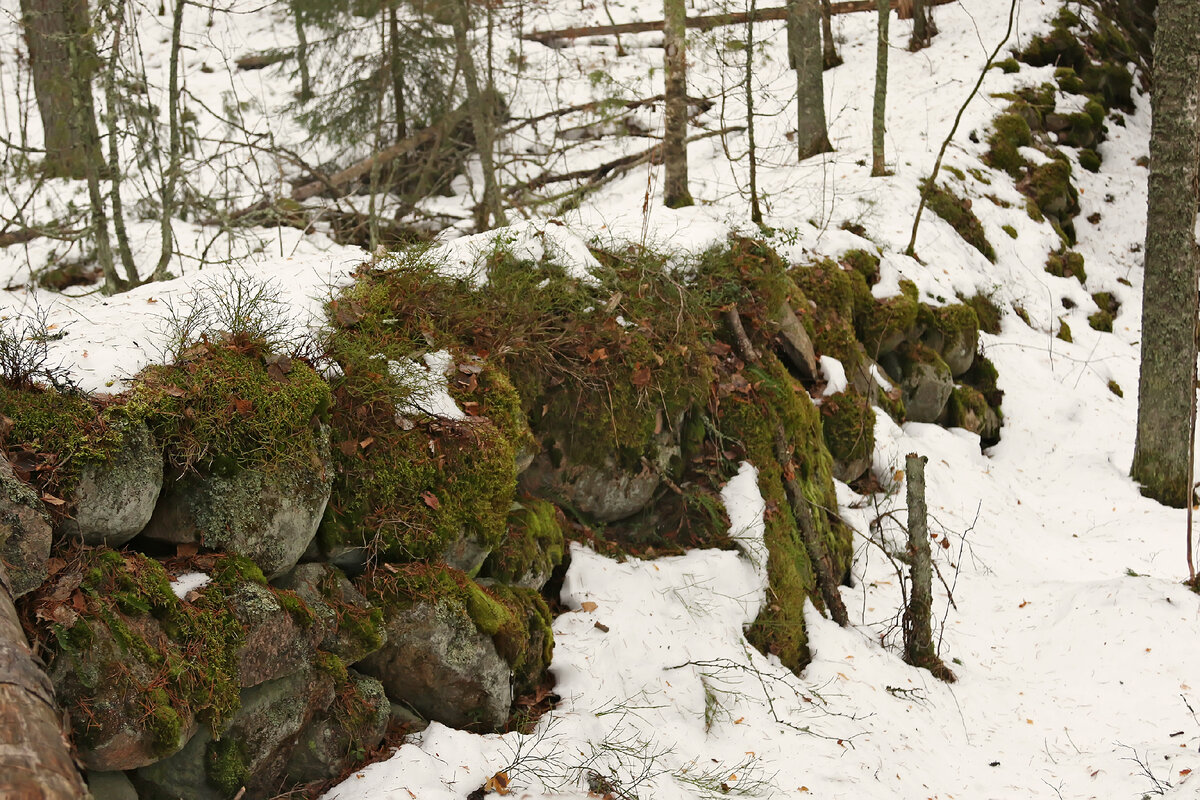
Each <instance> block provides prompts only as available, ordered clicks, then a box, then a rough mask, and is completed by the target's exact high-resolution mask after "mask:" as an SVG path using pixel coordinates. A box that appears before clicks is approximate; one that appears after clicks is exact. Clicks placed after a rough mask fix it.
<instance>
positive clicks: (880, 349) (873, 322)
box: [854, 280, 918, 360]
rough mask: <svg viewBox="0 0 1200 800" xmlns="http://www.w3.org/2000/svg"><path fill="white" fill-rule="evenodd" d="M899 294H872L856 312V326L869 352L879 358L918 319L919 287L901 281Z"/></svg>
mask: <svg viewBox="0 0 1200 800" xmlns="http://www.w3.org/2000/svg"><path fill="white" fill-rule="evenodd" d="M900 288H901V291H900V294H898V295H895V296H894V297H887V298H884V299H882V300H879V299H875V298H872V299H873V300H874V302H871V303H866V304H865V305H864V306H863V308H861V310H860V311H859V313H858V314H857V315H856V316H855V322H854V327H855V330H856V332H857V334H858V339H859V341H861V342H862V344H863V347H864V348H865V349H866V351H867V355H868V356H870V357H871V358H873V359H875V360H878V359H879V358H880V356H883V355H886V354H887V353H890V352H892V351H893V350H895V349H896V348H897V347H899V346H900V345H901V344H902V343H903V342H904V341H905V340H906V339H908V338H910V337H911V335H912V330H913V326H914V325H915V324H916V322H917V313H918V304H917V287H916V285H915V284H914V283H913V282H912V281H907V280H905V281H901V282H900Z"/></svg>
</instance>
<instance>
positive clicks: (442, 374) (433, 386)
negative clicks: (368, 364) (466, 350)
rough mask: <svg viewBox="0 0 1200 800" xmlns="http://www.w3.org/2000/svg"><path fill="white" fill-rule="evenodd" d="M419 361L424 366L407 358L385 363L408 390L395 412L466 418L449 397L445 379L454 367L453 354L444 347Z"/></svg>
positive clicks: (404, 414) (393, 375) (457, 418)
mask: <svg viewBox="0 0 1200 800" xmlns="http://www.w3.org/2000/svg"><path fill="white" fill-rule="evenodd" d="M377 358H383V356H377ZM423 360H424V361H425V365H424V366H422V365H420V364H418V363H417V362H416V361H413V360H412V359H411V358H406V359H404V361H388V362H387V364H388V372H389V373H390V374H391V375H392V377H393V378H395V379H396V381H397V382H398V383H399V384H400V385H402V386H404V387H405V388H408V389H410V390H411V392H412V393H411V394H410V395H409V397H408V399H407V401H405V402H404V403H402V404H400V405H398V406H396V413H397V414H400V415H402V416H411V415H414V414H424V415H427V416H431V417H441V418H442V419H454V420H464V419H468V417H467V414H466V412H465V411H463V410H462V409H461V408H459V407H458V403H457V402H455V400H454V398H453V397H451V396H450V389H449V385H448V383H447V381H446V377H447V375H449V373H450V370H452V369H454V356H452V355H451V354H450V353H449V352H447V351H446V350H438V351H436V352H433V353H426V354H425V355H424V357H423Z"/></svg>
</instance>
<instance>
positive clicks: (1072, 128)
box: [1061, 103, 1104, 147]
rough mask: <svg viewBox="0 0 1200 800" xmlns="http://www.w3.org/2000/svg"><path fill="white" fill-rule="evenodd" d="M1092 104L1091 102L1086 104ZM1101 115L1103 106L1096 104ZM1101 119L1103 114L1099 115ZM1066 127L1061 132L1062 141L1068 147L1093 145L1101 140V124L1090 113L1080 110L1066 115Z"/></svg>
mask: <svg viewBox="0 0 1200 800" xmlns="http://www.w3.org/2000/svg"><path fill="white" fill-rule="evenodd" d="M1088 105H1089V106H1091V105H1093V104H1092V103H1089V104H1088ZM1097 107H1099V108H1100V110H1101V114H1102V115H1103V111H1104V109H1103V107H1100V106H1097ZM1101 119H1103V116H1101ZM1067 124H1068V127H1067V129H1066V130H1064V131H1063V132H1062V139H1061V141H1062V143H1063V144H1066V145H1068V146H1070V147H1095V146H1096V145H1098V144H1099V143H1100V142H1101V141H1103V135H1102V133H1103V130H1104V128H1103V126H1102V125H1101V124H1100V123H1099V122H1097V121H1096V120H1095V119H1094V118H1093V117H1092V115H1091V114H1089V113H1087V112H1084V111H1080V112H1076V113H1073V114H1068V115H1067Z"/></svg>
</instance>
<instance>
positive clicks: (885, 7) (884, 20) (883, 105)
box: [871, 0, 892, 176]
mask: <svg viewBox="0 0 1200 800" xmlns="http://www.w3.org/2000/svg"><path fill="white" fill-rule="evenodd" d="M891 15H892V9H891V4H890V3H889V2H888V0H879V28H878V34H877V35H876V37H875V105H874V108H873V109H872V111H871V175H872V176H879V175H887V165H886V164H885V163H884V158H883V136H884V133H886V132H887V122H886V119H885V112H886V110H887V72H888V23H889V22H890V20H891Z"/></svg>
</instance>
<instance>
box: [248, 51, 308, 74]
mask: <svg viewBox="0 0 1200 800" xmlns="http://www.w3.org/2000/svg"><path fill="white" fill-rule="evenodd" d="M292 55H293V53H292V51H291V50H274V51H272V52H270V53H252V54H250V55H247V56H242V57H241V58H236V59H234V61H233V64H234V66H236V67H237V68H238V69H241V70H247V71H249V70H254V69H265V68H266V67H270V66H274V65H275V64H282V63H283V62H284V61H287V60H288V59H290V58H291V57H292Z"/></svg>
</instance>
